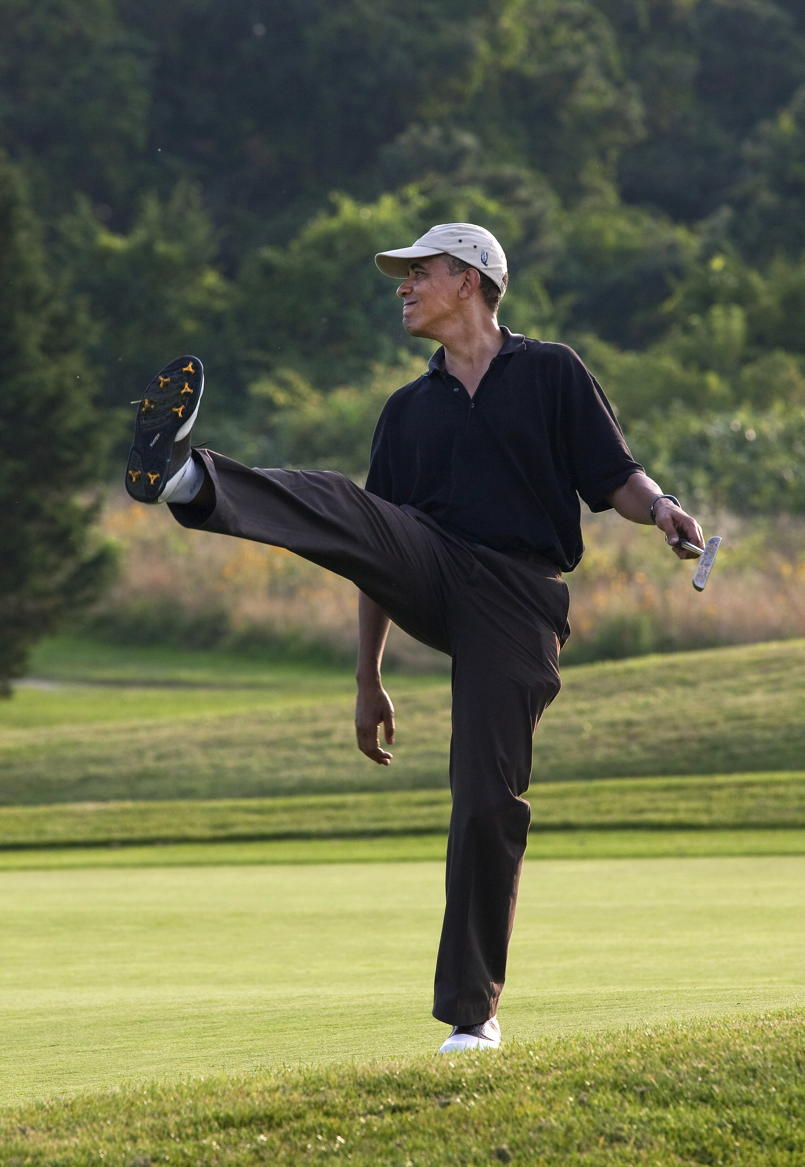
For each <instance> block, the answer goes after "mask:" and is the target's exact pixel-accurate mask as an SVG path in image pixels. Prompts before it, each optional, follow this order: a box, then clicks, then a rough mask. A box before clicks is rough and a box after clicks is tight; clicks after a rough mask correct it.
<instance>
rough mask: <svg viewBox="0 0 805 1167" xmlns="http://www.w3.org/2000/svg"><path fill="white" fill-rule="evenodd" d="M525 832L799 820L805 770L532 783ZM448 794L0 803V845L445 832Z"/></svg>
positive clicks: (803, 819)
mask: <svg viewBox="0 0 805 1167" xmlns="http://www.w3.org/2000/svg"><path fill="white" fill-rule="evenodd" d="M528 797H529V799H530V801H531V804H532V808H533V820H532V830H534V831H539V832H543V831H545V830H557V829H562V828H564V829H569V830H588V831H589V830H601V829H605V828H606V829H611V830H629V829H634V828H638V827H642V828H644V829H648V830H669V829H670V830H684V829H714V828H724V829H730V830H735V829H742V828H744V829H745V828H754V829H770V828H788V829H793V828H796V827H805V772H803V771H797V772H793V773H780V772H778V773H767V774H730V775H718V776H712V775H702V776H689V777H685V778H679V777H670V778H668V777H662V778H661V777H656V778H649V779H625V780H617V779H607V780H589V781H586V782H561V783H539V784H536V785H535V786H534V787H532V789H531V791H530V792H529V795H528ZM449 814H450V807H449V795H448V793H447V791H445V790H441V791H398V790H391V791H387V792H384V793H382V794H379V793H367V794H345V795H319V796H317V797H309V796H304V795H300V796H297V797H294V798H272V799H249V800H247V799H216V800H201V799H199V800H195V801H189V802H178V801H173V800H171V801H168V800H166V801H158V802H104V803H89V804H87V803H79V804H75V803H73V804H66V805H64V804H60V803H57V804H55V805H50V806H34V807H2V808H0V846H1V847H3V848H9V847H15V848H19V847H36V848H39V847H46V846H87V845H92V844H103V845H105V844H108V843H118V844H123V843H125V844H127V845H136V844H145V843H151V842H155V843H156V842H158V843H166V842H191V841H193V842H212V841H215V840H228V841H231V842H235V841H240V842H244V841H253V840H262V839H266V840H280V839H321V838H345V839H348V838H355V839H357V838H361V837H367V836H373V837H377V836H393V835H413V834H435V833H438V832H441V831H444V830H446V828H447V824H448V819H449Z"/></svg>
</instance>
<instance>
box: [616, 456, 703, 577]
mask: <svg viewBox="0 0 805 1167" xmlns="http://www.w3.org/2000/svg"><path fill="white" fill-rule="evenodd" d="M663 493H664V492H663V490H662V487H660V486H658V485H657V483H656V482H655V481H654V480H653V479H652V478H649V476H648V475H647V474H644V473H643V472H642V471H640V472H638V473H637V474H632V475H631V476H630V477H629V478H627V479H626V481H625V482H624V484H623V486H619V487H618V489H617V490H614V491H613V492H612V494H611V495H610V496H609V501H610V502H611V503H612V505H613V507H614V508H615V510H616V511H617V512H618V514H619V515H623V517H624V518H625V519H629V520H630V521H631V522H633V523H650V522H651V521H652V519H651V505H652V503H654V516H655V522H656V524H657V526H658V527H659V528H660V530H661V531H664V532H665V536H666V539H667V541H668V543H669V544H670V545H671V547H673V549H674V551H675V553H676V554H677V555H678V556H679V558H680V559H695V558H696V555H695V552H693V551H686V550H685V549H684V547H679V546H678V544H679V541H680V539H685V540H687V541H688V542H689V543H695V544H696V546H697V547H703V546H704V535H703V534H702V529H701V527H700V526H699V524H698V523H697V522H696V520H695V519H694V518H693V516H692V515H689V514H688V513H687V512H686V511H683V510H682V507H680V506H677V505H676V503H674V502H672V501H671V500H670V499H668V498H658V496H659V495H662V494H663ZM655 499H656V500H657V501H656V502H655Z"/></svg>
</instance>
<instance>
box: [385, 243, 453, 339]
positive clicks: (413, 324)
mask: <svg viewBox="0 0 805 1167" xmlns="http://www.w3.org/2000/svg"><path fill="white" fill-rule="evenodd" d="M447 264H448V260H447V257H446V256H444V255H429V256H427V257H426V258H425V259H416V260H413V261H412V262H411V264H410V266H409V268H408V275H407V276H406V277H405V279H404V280H403V282H402V283H401V284H400V286H399V287H398V288H397V295H398V296H399V297H400V299H401V300H402V302H403V328H404V329H405V330H406V332H408V333H409V334H410V335H411V336H425V337H428V338H429V339H430V340H440V339H441V335H442V326H443V324H444V323H445V322H446V321H448V320H450V319H452V317H453V316H454V315H455V313H456V310H457V308H458V305H459V294H458V290H459V288H460V286H461V283H462V280H463V278H464V275H465V273H464V272H459V273H458V274H457V275H452V274H451V273H450V270H449V269H448V266H447Z"/></svg>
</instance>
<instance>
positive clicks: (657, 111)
mask: <svg viewBox="0 0 805 1167" xmlns="http://www.w3.org/2000/svg"><path fill="white" fill-rule="evenodd" d="M0 19H1V20H2V27H3V29H4V35H3V38H2V43H0V149H2V150H5V152H6V154H7V156H8V158H9V159H10V160H11V162H12V163H13V166H14V168H15V171H14V172H15V173H17V174H19V175H21V176H22V177H23V179H24V181H25V184H26V186H27V190H28V191H29V194H19V195H17V196H15V197H19V198H22V199H23V200H24V201H25V202H26V204H27V205H26V210H25V215H26V216H27V220H26V221H28V222H30V224H31V226H30V230H31V233H32V234H33V235H36V234H37V233H41V234H43V235H44V237H45V241H46V245H47V254H48V257H49V259H50V265H49V266H50V269H51V271H58V273H59V284H58V286H55V285H54V287H52V288H51V289H50V292H49V294H50V295H51V297H52V300H51V304H52V310H50V317H51V319H54V320H55V319H56V317H57V316H58V317H59V318H60V319H62V320H65V319H66V318H67V317H69V318H70V319H71V320H72V321H75V320H76V316H77V313H79V314H80V313H81V312H83V313H84V314H85V319H84V322H83V324H82V326H81V327H80V328H79V329H76V328H75V327H74V326H73V325H70V326H69V327H67V329H66V330H64V329H62V328H60V329H59V334H60V343H61V344H62V346H63V347H64V348H65V349H68V348H69V350H70V352H71V353H72V354H73V358H71V359H74V360H80V362H81V367H82V369H85V370H86V369H94V370H96V372H97V382H93V380H92V379H91V378H89V377H87V379H85V380H84V382H83V383H82V395H81V397H80V398H77V399H76V405H75V410H76V412H75V414H74V416H75V417H78V416H79V414H80V413H81V411H82V410H84V411H86V409H87V403H88V400H89V390H90V389H91V388H92V386H93V385H94V384H95V383H97V387H98V395H97V397H98V400H99V402H100V403H101V404H102V405H103V406H104V407H105V408H106V409H107V410H108V411H109V412H107V415H106V416H108V417H111V419H112V421H113V424H112V426H111V427H110V432H111V433H112V435H113V442H112V446H113V447H114V448H115V450H116V451H117V452H120V451H122V449H123V447H124V446H125V443H126V440H127V431H128V421H127V420H126V417H125V409H126V407H127V403H128V402H129V400H131V398H133V397H135V396H136V395H137V392H138V389H139V386H140V385H141V384H142V381H143V379H144V378H147V377H148V376H150V375H151V374H152V373H153V371H154V370H155V368H157V367H158V366H159V365H161V364H162V363H163V362H164V361H165V360H166V359H168V358H169V357H171V356H173V355H174V354H175V353H177V352H182V351H188V350H196V351H198V352H199V353H200V355H202V356H203V357H204V359H205V362H206V364H207V366H208V369H209V372H210V373H211V375H212V379H213V382H214V384H215V386H216V392H215V393H214V394H210V396H209V399H208V401H209V405H208V406H207V407H205V414H204V418H203V429H204V432H203V433H201V432H200V433H199V437H200V438H201V439H203V440H207V441H209V442H210V443H211V444H214V445H217V446H219V447H222V448H226V449H227V450H228V451H230V452H232V453H233V454H236V455H238V456H241V457H243V458H244V459H246V460H255V461H260V462H268V461H271V462H274V463H281V464H307V465H311V464H314V463H318V464H320V465H330V466H338V467H340V468H342V469H344V470H345V471H347V472H348V473H351V474H353V475H356V476H360V475H361V473H362V472H363V470H364V468H365V464H366V455H367V450H368V443H369V439H370V436H371V431H372V425H373V420H374V417H375V415H376V412H377V409H378V405H379V402H380V401H381V400H382V398H383V396H384V395H385V394H386V393H387V392H389V391H390V390H391V389H393V388H395V387H396V385H398V384H400V383H402V382H403V381H404V380H407V379H408V378H409V377H410V376H411V375H413V372H414V371H415V370H416V369H418V368H419V367H420V365H421V360H422V356H423V355H424V353H426V352H427V346H425V345H423V344H422V342H413V341H409V340H407V339H406V338H405V337H404V336H403V334H402V330H401V328H400V324H399V314H398V311H397V307H396V304H395V300H394V295H393V289H394V285H393V284H392V282H391V281H388V280H384V279H383V277H382V276H380V275H379V274H378V273H377V272H376V271H375V269H374V267H373V265H372V263H371V259H370V257H371V255H372V253H373V251H375V250H376V249H377V248H379V247H388V246H395V245H400V244H401V243H403V242H407V241H409V240H410V239H411V238H413V237H414V236H415V235H416V234H418V233H419V232H420V231H421V230H424V229H425V228H426V227H427V226H428V225H430V224H431V223H432V222H436V221H444V220H448V219H450V220H452V219H465V218H466V219H473V220H478V221H482V222H484V223H485V224H487V225H488V226H489V227H490V228H492V229H493V230H494V231H495V232H496V233H497V234H498V235H499V236H500V238H501V239H502V241H503V242H504V244H505V246H506V249H507V251H508V254H509V257H510V264H511V273H512V284H511V288H510V291H509V293H508V295H507V297H506V299H505V300H504V304H503V312H502V316H501V319H502V321H503V322H504V323H507V324H509V325H510V326H512V327H514V328H515V329H520V330H523V331H526V332H528V333H530V334H532V335H542V336H546V337H549V338H552V339H557V338H558V339H563V340H566V341H568V342H570V343H571V344H574V345H575V346H576V347H577V348H578V349H579V350H580V352H581V354H582V356H583V357H584V358H585V359H586V360H587V362H588V364H590V365H591V367H592V368H593V370H594V371H595V372H596V373H597V374H598V375H599V376H600V379H601V380H602V381H603V382H604V385H605V388H606V389H607V391H608V393H609V394H610V396H611V397H612V399H613V400H614V402H615V404H616V406H617V407H618V409H619V411H620V414H621V416H622V419H623V421H624V423H625V424H626V427H627V430H628V433H629V435H630V438H631V440H632V444H633V447H634V450H635V453H636V455H637V456H638V457H639V458H641V459H643V460H644V461H645V462H646V463H647V465H648V467H649V469H650V470H651V472H652V473H653V474H654V475H655V476H656V477H658V478H661V480H662V481H663V483H664V485H666V488H668V489H672V490H674V491H676V492H677V493H678V494H680V495H684V496H685V498H686V499H692V500H695V501H697V502H698V503H701V502H702V501H705V500H707V501H710V502H712V503H715V504H717V505H718V506H725V505H728V506H729V507H730V508H731V509H733V510H737V511H742V510H745V511H753V512H756V513H761V514H764V513H769V512H776V511H780V510H783V511H788V512H798V511H801V510H802V509H803V506H805V486H804V485H803V478H802V475H801V474H800V473H799V472H798V465H799V464H800V463H801V460H802V455H803V451H804V450H805V330H803V328H802V316H803V308H805V257H803V247H804V246H805V225H803V217H802V213H801V208H802V203H803V196H804V195H805V14H804V13H803V9H802V6H801V4H800V3H799V2H798V0H596V2H594V0H562V2H561V3H560V2H559V0H539V2H536V3H535V2H531V0H494V3H493V2H492V0H462V2H461V3H460V4H459V3H458V2H457V0H413V4H408V5H406V6H405V8H404V9H403V8H400V6H399V5H395V4H392V3H390V0H375V2H374V3H371V4H368V3H367V2H366V0H342V2H340V3H339V4H337V5H332V4H327V3H324V2H323V0H288V2H287V3H284V4H282V5H271V6H266V7H265V8H264V10H260V7H259V6H258V7H255V6H254V4H253V3H252V2H251V0H230V2H229V3H227V4H225V5H223V4H220V3H219V2H218V0H175V2H174V3H171V4H169V5H166V4H157V3H155V2H154V0H137V2H136V3H134V2H133V0H43V2H42V3H37V4H34V5H31V4H29V3H27V2H26V0H0ZM9 173H11V172H9ZM4 174H5V171H4ZM4 181H6V180H5V179H4ZM9 181H10V180H9ZM15 181H16V179H15ZM21 189H22V188H20V190H21ZM37 220H38V222H37ZM3 229H4V230H6V228H5V227H4V228H3ZM26 262H31V261H30V258H29V257H26ZM16 278H17V277H16V276H15V275H14V273H11V274H10V275H7V276H6V277H5V284H4V292H5V293H9V289H11V291H10V295H8V294H7V295H5V298H3V300H2V303H1V304H0V329H1V330H2V331H3V333H6V334H9V333H10V334H11V335H12V336H13V335H14V334H15V329H17V328H18V326H19V320H18V319H17V317H16V316H15V313H16V312H17V309H16V307H15V305H16V300H17V296H16V293H15V292H14V291H13V286H12V285H13V281H14V280H15V279H16ZM37 278H40V277H37ZM23 299H24V296H23ZM54 314H55V315H54ZM68 336H69V341H68V339H67V337H68ZM40 347H41V346H40ZM3 373H4V378H5V384H4V389H5V391H6V394H7V396H8V395H9V394H16V392H17V390H16V389H15V388H14V385H15V382H14V376H15V375H16V374H13V373H12V372H9V371H8V366H5V367H4V370H3ZM85 377H86V374H85ZM65 383H66V382H65ZM70 383H71V384H72V382H70ZM27 393H28V395H29V400H31V401H32V402H36V401H39V405H38V406H37V409H38V413H39V416H40V417H41V416H42V414H43V412H44V413H45V414H46V415H48V416H49V417H50V416H51V409H50V406H49V405H48V404H46V403H47V402H48V401H49V400H50V398H49V396H48V394H49V393H50V390H49V389H48V387H47V380H46V379H45V380H42V379H41V378H40V377H39V376H38V375H33V376H32V388H30V389H29V390H27ZM40 394H41V395H42V396H41V400H40V398H39V395H40ZM73 396H74V395H73V394H70V395H69V398H68V395H66V394H65V395H64V397H63V400H64V401H65V402H66V401H67V400H68V399H69V400H71V401H72V399H73ZM52 420H53V424H54V427H55V428H56V430H57V431H61V430H63V426H64V424H65V423H63V422H62V421H61V420H60V419H59V418H58V417H57V416H56V415H52ZM91 428H92V427H91V425H90V420H89V419H88V418H85V419H84V422H83V431H82V432H84V433H86V434H87V436H88V438H89V437H90V436H91V434H90V430H91ZM15 445H16V446H17V447H18V448H19V450H20V451H22V452H21V453H20V454H19V458H20V460H21V462H22V463H23V464H24V463H25V459H26V457H28V458H33V454H28V453H26V451H29V450H30V446H29V443H28V442H27V441H26V440H24V439H23V438H22V436H21V435H20V436H18V437H16V438H15ZM113 464H114V463H113V462H111V461H110V462H109V464H108V466H107V467H105V468H104V469H103V472H104V473H112V466H113ZM94 465H95V467H96V472H97V473H101V467H100V466H99V464H98V463H97V461H96V462H95V463H94ZM85 473H91V472H90V471H85ZM63 481H64V482H65V485H67V484H66V480H63ZM9 489H10V488H9V486H8V485H7V483H6V482H5V479H4V480H3V483H2V495H3V499H4V500H5V498H6V497H7V495H8V491H9ZM32 538H33V536H32ZM4 594H5V592H4Z"/></svg>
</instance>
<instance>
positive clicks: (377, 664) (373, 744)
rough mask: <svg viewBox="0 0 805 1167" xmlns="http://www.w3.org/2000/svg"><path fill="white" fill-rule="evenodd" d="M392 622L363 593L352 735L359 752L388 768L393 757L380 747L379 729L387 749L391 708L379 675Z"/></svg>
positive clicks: (391, 739)
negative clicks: (354, 735) (356, 740)
mask: <svg viewBox="0 0 805 1167" xmlns="http://www.w3.org/2000/svg"><path fill="white" fill-rule="evenodd" d="M390 625H391V621H390V620H389V618H388V616H387V615H386V613H385V612H384V611H383V609H382V608H381V607H380V605H379V604H376V603H375V601H374V600H372V599H370V598H369V596H367V595H364V593H363V592H361V593H360V594H359V597H358V668H357V673H356V678H355V679H356V681H357V683H358V696H357V699H356V702H355V733H356V735H357V739H358V748H359V749H360V750H361V751H362V752H363V753H364V754H366V756H367V757H368V758H371V759H372V761H373V762H377V763H378V765H380V766H388V765H389V764H390V763H391V759H392V757H393V754H390V753H389V751H388V750H384V749H383V748H382V746H381V745H380V734H379V726H381V725H382V726H383V736H384V738H385V742H386V745H389V746H390V745H392V744H393V742H394V706H393V705H392V703H391V698H390V697H389V695H388V693H387V692H386V690H385V689H384V688H383V682H382V679H381V675H380V668H381V664H382V662H383V650H384V649H385V647H386V640H387V639H388V634H389V627H390Z"/></svg>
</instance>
